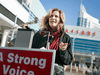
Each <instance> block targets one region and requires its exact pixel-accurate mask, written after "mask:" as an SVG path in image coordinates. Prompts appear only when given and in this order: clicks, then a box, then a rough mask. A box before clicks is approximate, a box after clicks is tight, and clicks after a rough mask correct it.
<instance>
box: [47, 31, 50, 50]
mask: <svg viewBox="0 0 100 75" xmlns="http://www.w3.org/2000/svg"><path fill="white" fill-rule="evenodd" d="M49 36H50V32H49V33H48V40H47V49H48V50H49V46H50V42H49Z"/></svg>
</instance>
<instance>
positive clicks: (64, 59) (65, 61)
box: [32, 32, 73, 66]
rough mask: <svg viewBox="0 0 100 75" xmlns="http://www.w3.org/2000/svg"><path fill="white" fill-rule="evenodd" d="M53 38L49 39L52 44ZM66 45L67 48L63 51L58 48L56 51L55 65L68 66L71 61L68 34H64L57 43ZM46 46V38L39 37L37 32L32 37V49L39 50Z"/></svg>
mask: <svg viewBox="0 0 100 75" xmlns="http://www.w3.org/2000/svg"><path fill="white" fill-rule="evenodd" d="M52 40H53V38H52V36H51V37H50V42H52ZM61 41H62V42H63V43H68V47H67V49H66V50H65V51H62V50H61V49H60V48H58V50H57V51H56V58H55V63H57V64H59V65H62V66H64V65H69V64H70V63H71V61H72V59H73V56H72V49H71V38H70V36H69V35H68V34H66V33H64V35H63V36H62V37H60V40H59V43H60V42H61ZM46 45H47V36H44V37H43V36H41V35H40V33H39V32H37V33H36V34H35V35H34V38H33V42H32V48H41V47H45V48H46Z"/></svg>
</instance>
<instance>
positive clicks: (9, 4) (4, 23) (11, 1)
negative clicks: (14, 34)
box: [0, 0, 47, 43]
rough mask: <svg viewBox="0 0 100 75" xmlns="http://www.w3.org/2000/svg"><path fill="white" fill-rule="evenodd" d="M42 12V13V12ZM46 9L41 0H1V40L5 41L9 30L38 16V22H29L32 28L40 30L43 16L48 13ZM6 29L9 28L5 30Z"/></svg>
mask: <svg viewBox="0 0 100 75" xmlns="http://www.w3.org/2000/svg"><path fill="white" fill-rule="evenodd" d="M40 12H41V13H40ZM46 13H47V12H46V10H45V9H44V7H43V5H42V4H41V2H40V0H0V42H1V43H4V42H5V41H6V39H7V38H5V39H4V38H3V35H4V36H5V35H6V36H5V37H7V36H8V34H9V33H7V32H8V30H13V29H14V28H17V27H20V28H21V25H22V24H24V23H27V22H31V21H34V20H35V17H37V18H38V21H37V23H35V24H28V26H29V27H30V28H31V29H34V30H39V29H40V23H41V18H42V17H43V16H44V15H46ZM4 30H7V31H5V32H4Z"/></svg>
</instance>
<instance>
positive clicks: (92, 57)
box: [91, 52, 95, 71]
mask: <svg viewBox="0 0 100 75" xmlns="http://www.w3.org/2000/svg"><path fill="white" fill-rule="evenodd" d="M93 60H95V56H94V52H92V53H91V71H92V69H93V68H92V67H93Z"/></svg>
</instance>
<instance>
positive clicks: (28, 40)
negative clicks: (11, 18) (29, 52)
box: [14, 29, 35, 48]
mask: <svg viewBox="0 0 100 75" xmlns="http://www.w3.org/2000/svg"><path fill="white" fill-rule="evenodd" d="M34 34H35V32H34V31H33V30H32V29H18V32H17V35H16V40H15V44H14V47H23V48H31V45H32V41H33V36H34Z"/></svg>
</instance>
